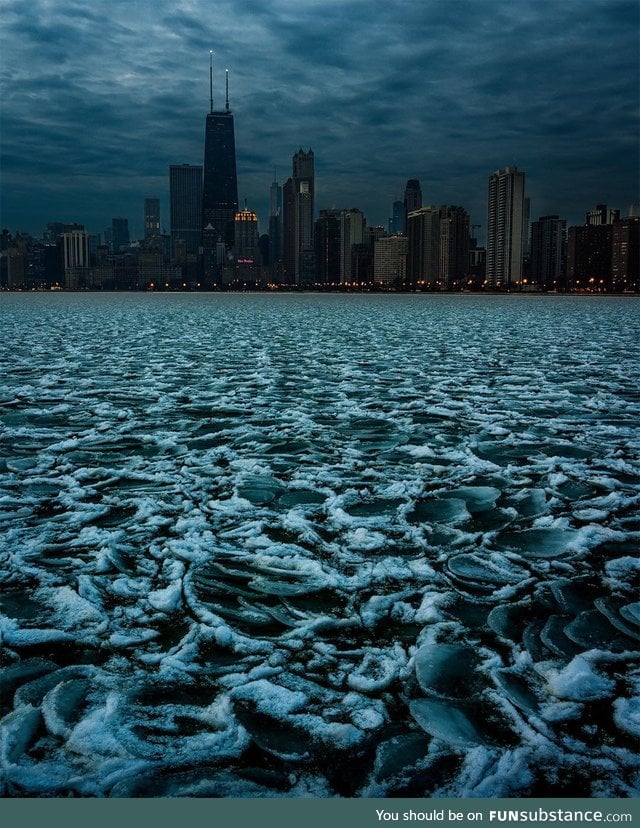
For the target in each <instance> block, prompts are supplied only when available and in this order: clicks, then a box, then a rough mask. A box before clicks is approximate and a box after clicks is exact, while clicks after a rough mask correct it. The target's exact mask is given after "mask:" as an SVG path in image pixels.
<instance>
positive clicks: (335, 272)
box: [314, 210, 342, 285]
mask: <svg viewBox="0 0 640 828" xmlns="http://www.w3.org/2000/svg"><path fill="white" fill-rule="evenodd" d="M341 214H342V210H320V216H319V218H318V220H317V221H316V226H315V234H314V238H315V249H316V281H317V282H319V283H321V284H323V285H327V284H336V283H337V282H339V281H340V216H341Z"/></svg>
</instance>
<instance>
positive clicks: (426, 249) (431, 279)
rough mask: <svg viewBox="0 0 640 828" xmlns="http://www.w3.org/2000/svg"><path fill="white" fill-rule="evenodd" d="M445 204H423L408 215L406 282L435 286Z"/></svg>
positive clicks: (436, 286) (437, 275)
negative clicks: (442, 205)
mask: <svg viewBox="0 0 640 828" xmlns="http://www.w3.org/2000/svg"><path fill="white" fill-rule="evenodd" d="M445 210H446V208H445V207H435V206H433V205H432V206H426V207H420V208H419V209H417V210H412V211H411V212H410V213H409V215H408V216H407V285H408V286H409V287H412V288H414V289H415V288H417V287H423V286H426V285H430V286H431V287H432V288H438V287H440V285H439V284H438V282H439V273H440V221H441V219H442V217H443V215H444V214H445Z"/></svg>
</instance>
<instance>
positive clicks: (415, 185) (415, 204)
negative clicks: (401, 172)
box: [402, 178, 422, 233]
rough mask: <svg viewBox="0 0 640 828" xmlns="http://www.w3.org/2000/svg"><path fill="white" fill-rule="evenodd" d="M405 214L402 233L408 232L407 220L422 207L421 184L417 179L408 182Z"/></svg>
mask: <svg viewBox="0 0 640 828" xmlns="http://www.w3.org/2000/svg"><path fill="white" fill-rule="evenodd" d="M403 205H404V213H403V223H402V232H403V233H406V232H407V218H408V216H409V213H412V212H413V211H414V210H418V209H419V208H420V207H422V190H421V189H420V182H419V181H418V179H417V178H410V179H409V180H408V181H407V186H406V187H405V188H404V201H403Z"/></svg>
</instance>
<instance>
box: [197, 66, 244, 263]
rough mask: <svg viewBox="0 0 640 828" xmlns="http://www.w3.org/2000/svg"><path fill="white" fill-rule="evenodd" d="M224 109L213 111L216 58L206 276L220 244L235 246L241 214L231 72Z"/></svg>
mask: <svg viewBox="0 0 640 828" xmlns="http://www.w3.org/2000/svg"><path fill="white" fill-rule="evenodd" d="M225 79H226V83H225V89H226V94H225V106H224V109H221V110H214V108H213V58H212V56H211V53H210V61H209V112H208V114H207V118H206V122H205V135H204V178H203V187H202V246H203V249H204V256H205V273H207V272H209V273H210V274H211V271H212V270H214V269H215V266H216V265H217V264H221V262H218V261H217V258H218V256H217V254H216V249H217V244H218V242H220V241H222V242H224V245H225V248H226V250H227V251H228V250H230V249H231V248H232V247H233V244H234V226H235V216H236V213H237V212H238V179H237V174H236V140H235V130H234V125H233V114H232V112H231V110H230V108H229V72H228V71H227V72H226V73H225Z"/></svg>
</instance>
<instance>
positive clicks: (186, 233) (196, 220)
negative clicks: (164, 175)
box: [169, 164, 202, 259]
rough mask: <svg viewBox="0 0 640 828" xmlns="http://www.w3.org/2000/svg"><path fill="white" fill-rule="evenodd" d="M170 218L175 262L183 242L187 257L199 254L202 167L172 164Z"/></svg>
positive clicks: (170, 172)
mask: <svg viewBox="0 0 640 828" xmlns="http://www.w3.org/2000/svg"><path fill="white" fill-rule="evenodd" d="M169 215H170V220H171V256H172V258H173V259H175V258H176V257H177V253H178V247H179V246H178V242H179V241H181V240H182V241H183V242H184V250H185V252H186V253H187V254H192V255H195V254H197V253H198V250H199V248H200V245H201V235H202V224H201V222H202V167H201V166H200V165H195V164H172V165H171V166H170V167H169ZM180 247H181V246H180Z"/></svg>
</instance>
